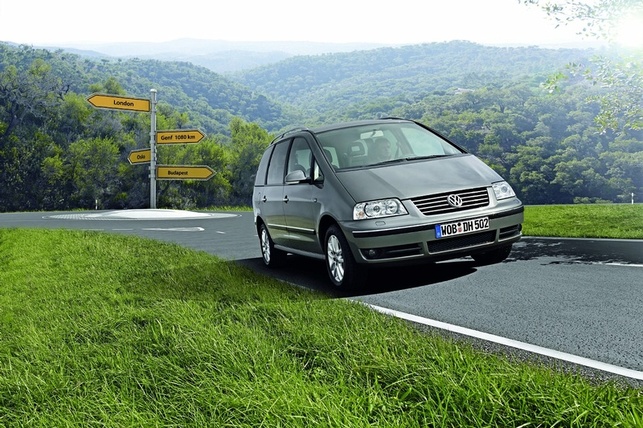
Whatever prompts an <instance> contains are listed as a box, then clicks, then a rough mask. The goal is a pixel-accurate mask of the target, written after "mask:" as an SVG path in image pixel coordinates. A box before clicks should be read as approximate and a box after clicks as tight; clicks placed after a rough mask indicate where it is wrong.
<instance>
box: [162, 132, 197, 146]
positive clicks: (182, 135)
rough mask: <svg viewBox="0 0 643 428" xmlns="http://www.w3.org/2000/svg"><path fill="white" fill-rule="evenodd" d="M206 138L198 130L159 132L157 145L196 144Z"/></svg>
mask: <svg viewBox="0 0 643 428" xmlns="http://www.w3.org/2000/svg"><path fill="white" fill-rule="evenodd" d="M204 138H205V134H204V133H203V132H201V131H199V130H198V129H174V130H170V131H158V132H157V133H156V144H195V143H198V142H199V141H201V140H202V139H204Z"/></svg>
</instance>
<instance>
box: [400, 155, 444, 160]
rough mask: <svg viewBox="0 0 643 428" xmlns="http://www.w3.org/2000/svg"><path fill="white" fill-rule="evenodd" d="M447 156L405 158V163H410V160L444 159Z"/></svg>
mask: <svg viewBox="0 0 643 428" xmlns="http://www.w3.org/2000/svg"><path fill="white" fill-rule="evenodd" d="M446 156H449V155H427V156H414V157H410V158H406V160H407V161H412V160H424V159H433V158H442V157H446Z"/></svg>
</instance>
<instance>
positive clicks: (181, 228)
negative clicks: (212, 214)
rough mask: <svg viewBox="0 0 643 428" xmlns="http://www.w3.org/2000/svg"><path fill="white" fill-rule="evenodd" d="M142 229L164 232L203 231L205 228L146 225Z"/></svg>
mask: <svg viewBox="0 0 643 428" xmlns="http://www.w3.org/2000/svg"><path fill="white" fill-rule="evenodd" d="M141 230H153V231H164V232H203V231H204V230H205V229H204V228H202V227H168V228H163V227H145V228H143V229H141Z"/></svg>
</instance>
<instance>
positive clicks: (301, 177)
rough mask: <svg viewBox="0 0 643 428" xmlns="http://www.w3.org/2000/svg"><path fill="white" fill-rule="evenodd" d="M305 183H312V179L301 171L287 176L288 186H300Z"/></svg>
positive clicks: (298, 170)
mask: <svg viewBox="0 0 643 428" xmlns="http://www.w3.org/2000/svg"><path fill="white" fill-rule="evenodd" d="M303 182H310V179H309V178H308V177H306V173H305V172H304V171H302V170H300V169H297V170H295V171H293V172H291V173H289V174H288V175H286V184H299V183H303Z"/></svg>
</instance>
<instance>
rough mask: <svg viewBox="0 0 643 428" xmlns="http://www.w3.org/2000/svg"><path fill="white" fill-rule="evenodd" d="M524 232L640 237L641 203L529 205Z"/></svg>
mask: <svg viewBox="0 0 643 428" xmlns="http://www.w3.org/2000/svg"><path fill="white" fill-rule="evenodd" d="M523 233H524V234H525V235H531V236H556V237H569V238H619V239H643V204H634V205H632V204H629V205H626V204H596V205H528V206H526V207H525V222H524V224H523Z"/></svg>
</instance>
